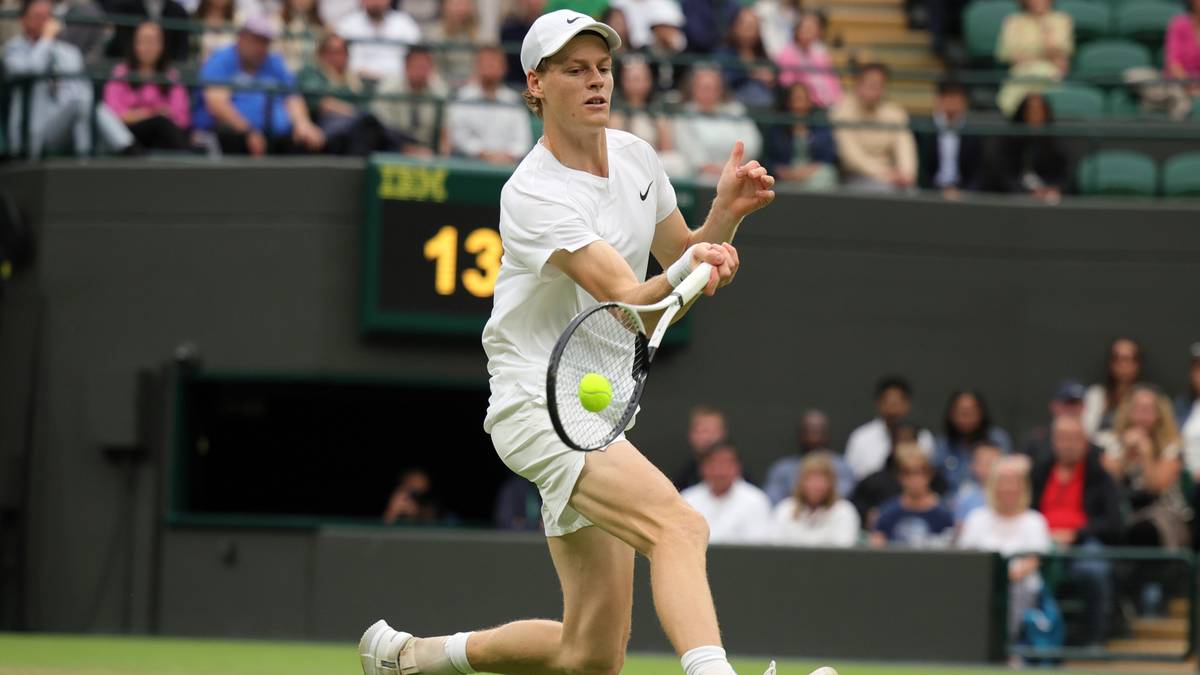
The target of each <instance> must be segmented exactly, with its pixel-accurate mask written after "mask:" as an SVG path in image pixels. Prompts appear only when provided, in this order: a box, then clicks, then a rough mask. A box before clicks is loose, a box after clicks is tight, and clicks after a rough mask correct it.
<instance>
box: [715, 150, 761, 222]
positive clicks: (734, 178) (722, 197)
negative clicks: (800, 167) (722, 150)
mask: <svg viewBox="0 0 1200 675" xmlns="http://www.w3.org/2000/svg"><path fill="white" fill-rule="evenodd" d="M745 154H746V146H745V145H744V144H743V143H742V142H741V141H737V142H736V143H734V144H733V150H732V151H730V153H729V161H728V162H725V167H724V168H723V169H722V170H721V178H720V179H719V180H718V181H717V202H718V204H719V205H720V206H722V207H724V208H725V209H727V210H728V211H729V214H730V215H731V216H733V217H734V218H745V217H746V216H748V215H750V214H751V213H754V212H755V211H757V210H759V209H761V208H762V207H764V206H766V205H767V204H770V203H771V201H772V200H774V199H775V190H773V189H772V188H774V187H775V177H774V176H772V175H771V174H769V173H767V169H766V168H765V167H764V166H762V165H761V164H759V163H758V161H757V160H750V161H749V162H746V163H745V164H743V163H742V160H743V159H745Z"/></svg>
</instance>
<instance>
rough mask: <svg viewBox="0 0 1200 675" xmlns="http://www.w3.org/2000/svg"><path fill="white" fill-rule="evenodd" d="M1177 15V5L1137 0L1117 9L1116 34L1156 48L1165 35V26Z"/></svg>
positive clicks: (1158, 0) (1156, 0) (1160, 0)
mask: <svg viewBox="0 0 1200 675" xmlns="http://www.w3.org/2000/svg"><path fill="white" fill-rule="evenodd" d="M1178 13H1179V5H1177V4H1173V3H1170V2H1165V1H1163V0H1138V2H1128V3H1125V4H1123V5H1121V6H1120V8H1118V9H1117V13H1116V17H1115V23H1114V25H1115V27H1116V34H1117V35H1119V36H1121V37H1123V38H1128V39H1130V40H1137V41H1138V42H1141V43H1144V44H1148V45H1153V46H1158V45H1161V44H1162V43H1163V39H1164V38H1165V37H1166V34H1167V24H1168V23H1170V22H1171V18H1172V17H1174V16H1175V15H1176V14H1178Z"/></svg>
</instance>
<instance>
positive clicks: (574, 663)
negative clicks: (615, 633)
mask: <svg viewBox="0 0 1200 675" xmlns="http://www.w3.org/2000/svg"><path fill="white" fill-rule="evenodd" d="M624 665H625V654H623V653H621V652H596V651H577V652H568V653H567V654H565V655H564V659H563V664H562V666H563V672H565V673H567V674H568V675H618V673H620V672H621V668H622V667H623V666H624Z"/></svg>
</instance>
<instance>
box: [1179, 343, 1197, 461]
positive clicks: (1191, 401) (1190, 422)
mask: <svg viewBox="0 0 1200 675" xmlns="http://www.w3.org/2000/svg"><path fill="white" fill-rule="evenodd" d="M1191 355H1192V367H1191V369H1190V370H1189V372H1188V389H1187V393H1185V394H1181V395H1180V396H1179V397H1178V398H1176V399H1175V419H1176V420H1177V421H1178V422H1179V433H1180V435H1181V436H1182V437H1183V460H1184V465H1185V466H1186V467H1187V470H1188V472H1190V473H1191V475H1192V478H1193V480H1195V481H1196V482H1197V483H1200V342H1196V343H1193V344H1192V348H1191Z"/></svg>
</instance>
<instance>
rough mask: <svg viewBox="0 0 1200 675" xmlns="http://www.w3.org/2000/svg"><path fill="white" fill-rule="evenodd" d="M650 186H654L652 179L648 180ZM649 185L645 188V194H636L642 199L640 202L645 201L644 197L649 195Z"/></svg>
mask: <svg viewBox="0 0 1200 675" xmlns="http://www.w3.org/2000/svg"><path fill="white" fill-rule="evenodd" d="M650 185H654V179H651V180H650ZM650 185H647V186H646V191H645V192H642V193H639V194H638V196H639V197H641V198H642V201H646V195H649V194H650Z"/></svg>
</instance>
